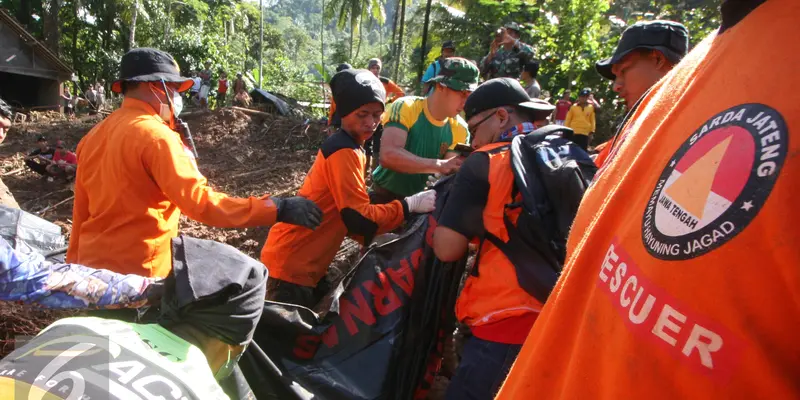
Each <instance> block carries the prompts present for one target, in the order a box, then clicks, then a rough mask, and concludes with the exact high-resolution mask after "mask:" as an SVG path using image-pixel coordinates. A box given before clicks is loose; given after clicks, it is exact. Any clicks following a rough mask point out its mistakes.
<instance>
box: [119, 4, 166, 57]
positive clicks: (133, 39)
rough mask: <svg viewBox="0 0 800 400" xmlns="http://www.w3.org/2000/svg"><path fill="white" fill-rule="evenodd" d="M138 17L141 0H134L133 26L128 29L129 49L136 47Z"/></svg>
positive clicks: (132, 11)
mask: <svg viewBox="0 0 800 400" xmlns="http://www.w3.org/2000/svg"><path fill="white" fill-rule="evenodd" d="M138 17H139V0H134V1H133V9H131V26H130V31H128V50H130V49H132V48H134V47H136V18H138ZM167 17H169V16H167Z"/></svg>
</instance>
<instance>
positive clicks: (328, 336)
mask: <svg viewBox="0 0 800 400" xmlns="http://www.w3.org/2000/svg"><path fill="white" fill-rule="evenodd" d="M322 343H324V344H325V346H326V347H328V348H329V349H332V348H333V346H336V345H337V344H339V332H338V331H337V328H336V325H331V326H329V327H328V329H325V332H322Z"/></svg>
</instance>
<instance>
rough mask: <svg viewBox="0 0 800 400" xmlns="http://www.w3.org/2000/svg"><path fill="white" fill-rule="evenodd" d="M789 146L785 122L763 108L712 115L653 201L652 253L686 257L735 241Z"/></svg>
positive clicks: (645, 236) (649, 209)
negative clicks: (733, 239)
mask: <svg viewBox="0 0 800 400" xmlns="http://www.w3.org/2000/svg"><path fill="white" fill-rule="evenodd" d="M788 141H789V133H788V131H787V128H786V123H785V121H784V119H783V117H782V116H781V115H780V114H779V113H778V112H777V111H776V110H775V109H773V108H771V107H768V106H766V105H763V104H741V105H738V106H736V107H732V108H729V109H727V110H725V111H723V112H721V113H719V114H717V115H714V116H713V117H711V118H709V119H708V121H706V123H704V124H703V126H701V127H700V128H699V129H698V130H697V131H695V132H694V133H693V134H692V135H691V136H690V137H689V138H688V139H687V140H686V142H684V143H683V144H682V145H681V147H680V148H679V149H678V150H677V151H676V152H675V154H674V155H673V156H672V158H671V159H670V161H669V163H668V164H667V165H666V166H665V168H664V171H663V172H662V173H661V176H660V177H659V179H658V182H657V183H656V187H655V189H654V190H653V194H652V196H650V199H649V201H648V202H647V206H646V207H645V212H644V218H643V221H642V241H643V242H644V245H645V248H647V251H648V252H649V253H650V254H651V255H653V256H654V257H656V258H659V259H662V260H686V259H691V258H694V257H698V256H700V255H703V254H705V253H708V252H710V251H712V250H714V249H716V248H717V247H719V246H721V245H723V244H724V243H726V242H727V241H729V240H731V239H732V238H733V237H734V236H736V235H737V234H738V233H739V232H741V231H742V230H743V229H744V228H745V227H747V225H748V224H749V223H750V221H752V219H753V218H755V216H756V214H758V211H759V210H760V209H761V207H762V206H763V205H764V202H766V200H767V198H768V197H769V194H770V192H771V191H772V188H773V186H774V184H775V180H776V179H777V178H778V175H779V174H780V170H781V167H782V166H783V162H784V160H785V158H786V151H787V148H788V144H789V143H788Z"/></svg>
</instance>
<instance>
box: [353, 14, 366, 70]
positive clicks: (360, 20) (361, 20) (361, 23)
mask: <svg viewBox="0 0 800 400" xmlns="http://www.w3.org/2000/svg"><path fill="white" fill-rule="evenodd" d="M363 40H364V16H363V15H362V16H360V17H358V47H357V48H356V58H358V54H359V53H361V42H362V41H363ZM356 58H354V60H355V59H356Z"/></svg>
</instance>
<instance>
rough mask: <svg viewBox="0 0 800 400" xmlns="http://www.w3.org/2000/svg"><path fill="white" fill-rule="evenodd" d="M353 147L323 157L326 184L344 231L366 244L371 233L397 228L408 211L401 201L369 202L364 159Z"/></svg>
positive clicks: (369, 240) (369, 239)
mask: <svg viewBox="0 0 800 400" xmlns="http://www.w3.org/2000/svg"><path fill="white" fill-rule="evenodd" d="M358 152H359V150H357V149H340V150H338V151H336V152H335V153H333V154H331V155H330V156H329V157H328V158H327V168H326V169H325V173H326V177H325V178H326V180H327V181H328V187H329V188H330V190H331V194H332V195H333V199H334V202H335V203H336V208H338V209H339V213H340V214H341V216H342V221H343V222H344V224H345V226H346V227H347V234H348V236H350V237H353V238H355V239H361V240H363V244H365V245H367V244H369V243H370V242H372V239H373V238H374V237H375V235H377V234H380V233H385V232H388V231H391V230H392V229H395V228H397V227H398V226H400V224H401V223H402V222H403V220H404V219H405V216H406V215H407V214H408V206H407V205H405V202H402V201H399V200H395V201H393V202H391V203H388V204H370V202H369V195H367V185H366V183H365V182H364V167H365V160H364V157H363V156H362V155H360V154H359V153H358Z"/></svg>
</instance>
